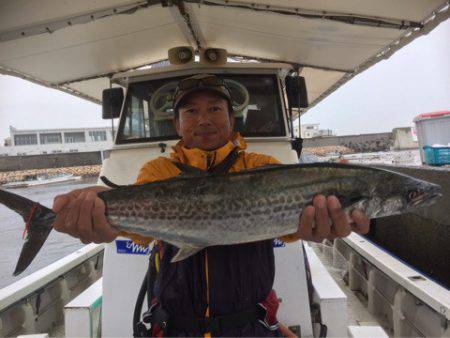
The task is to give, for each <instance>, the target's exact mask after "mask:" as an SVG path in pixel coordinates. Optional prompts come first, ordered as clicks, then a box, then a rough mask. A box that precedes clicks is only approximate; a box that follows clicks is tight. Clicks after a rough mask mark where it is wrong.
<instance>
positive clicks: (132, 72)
mask: <svg viewBox="0 0 450 338" xmlns="http://www.w3.org/2000/svg"><path fill="white" fill-rule="evenodd" d="M449 7H450V4H449V1H444V0H428V1H422V0H400V1H396V2H395V4H394V3H393V2H392V1H377V2H364V3H362V2H360V1H356V0H348V1H341V2H330V1H324V0H323V1H322V0H317V1H305V0H296V1H280V0H278V1H275V0H263V1H258V2H255V1H247V0H232V1H229V0H226V1H225V0H208V1H204V0H202V1H195V0H177V1H170V0H168V1H166V0H161V1H159V0H158V1H155V0H145V1H139V0H135V1H129V0H114V1H111V0H98V1H95V2H90V3H87V2H82V1H72V2H58V3H55V2H52V1H47V0H44V1H40V2H36V1H31V0H28V1H20V2H17V1H13V0H6V1H3V2H2V4H1V20H0V22H1V25H0V72H1V73H3V74H9V75H12V76H16V77H20V78H23V79H26V80H29V81H32V82H35V83H39V84H41V85H44V86H47V87H51V88H55V89H58V90H61V91H64V92H66V93H70V94H72V95H75V96H77V97H80V98H83V99H86V100H89V101H92V102H94V103H97V104H102V107H103V117H104V118H105V119H114V118H118V119H119V127H118V129H117V130H116V135H115V141H114V145H113V148H112V150H111V151H110V152H109V157H108V158H106V159H105V161H104V162H103V166H102V170H101V175H103V176H106V177H108V178H109V179H110V180H111V181H112V182H115V183H116V184H119V185H121V184H132V183H133V182H134V180H135V179H136V177H137V175H138V172H139V169H140V167H141V166H142V165H143V164H144V163H146V162H147V161H149V160H151V159H153V158H155V157H158V156H168V154H169V152H170V151H169V149H170V147H171V146H172V145H174V144H175V143H176V142H177V136H176V133H175V131H174V130H173V127H172V125H171V121H170V119H171V118H172V116H173V112H172V111H171V108H170V107H171V105H170V100H171V97H172V95H173V90H174V87H175V84H176V82H177V80H178V79H180V78H182V77H185V76H188V75H192V74H196V73H199V72H202V73H213V74H217V75H218V76H220V77H222V78H223V79H224V81H226V82H227V84H228V85H229V86H230V88H231V90H232V92H233V93H234V94H235V95H233V98H234V99H235V102H234V105H235V107H237V108H236V109H235V111H236V112H238V115H236V119H237V126H238V128H239V131H240V132H241V134H242V135H243V136H244V137H245V138H246V141H247V144H248V150H249V151H253V152H261V153H265V154H268V155H272V156H274V157H276V158H278V159H279V160H280V161H282V162H283V163H296V162H297V161H298V158H299V154H300V153H301V140H300V139H298V138H296V136H295V135H294V133H293V130H294V127H293V123H294V121H295V120H296V119H297V118H298V117H299V116H300V115H302V114H304V113H306V112H307V111H308V109H309V108H311V107H313V106H314V105H316V104H317V103H319V102H321V101H322V100H324V99H326V97H327V96H328V95H330V94H331V93H332V92H334V91H335V90H336V89H338V88H339V87H340V86H342V85H343V84H345V83H346V82H347V81H351V79H352V78H354V77H355V76H356V75H358V74H360V73H361V72H363V71H364V70H366V69H367V68H369V67H371V66H372V65H374V64H376V63H377V62H379V61H381V60H384V59H386V58H388V57H390V56H391V55H392V54H394V53H395V52H396V51H397V50H399V49H400V48H402V47H403V46H405V45H407V44H408V43H410V42H411V41H413V40H414V39H416V38H418V37H420V36H422V35H425V34H427V33H428V32H430V31H431V30H433V29H434V28H435V27H436V26H438V25H439V24H440V23H441V22H443V21H445V20H447V19H448V18H449V17H450V10H449ZM389 168H390V169H391V170H397V171H400V172H405V173H408V174H411V175H413V176H416V177H420V178H425V179H427V180H429V181H431V182H435V183H438V184H440V185H441V186H442V191H443V194H444V198H442V199H441V200H440V201H439V202H438V203H437V204H435V205H434V206H432V207H430V208H428V209H426V210H423V211H422V213H421V214H420V215H403V216H395V217H387V218H385V219H379V220H375V221H374V224H372V229H373V231H371V233H369V235H368V236H360V235H357V234H351V235H350V236H348V237H347V238H345V239H339V240H336V241H334V242H333V243H328V244H320V245H313V244H311V243H302V242H301V241H299V242H296V243H289V244H288V243H283V242H280V241H274V248H275V249H274V250H275V264H276V277H275V284H274V289H275V290H276V291H277V294H278V297H279V298H280V299H281V305H280V309H279V313H278V319H279V320H280V321H281V322H282V323H283V324H284V325H286V326H288V327H289V328H290V329H291V330H292V331H293V332H295V333H296V334H297V335H298V336H301V337H325V336H327V337H343V336H348V337H387V336H395V337H397V336H402V337H415V336H433V337H448V336H450V325H449V321H450V291H449V289H448V284H446V283H447V282H448V271H447V270H446V268H448V267H447V265H446V264H447V263H445V259H443V258H445V257H448V256H445V254H448V251H446V248H448V236H447V235H448V230H447V229H448V227H447V228H446V224H447V221H448V210H450V205H449V200H450V199H449V198H448V196H450V186H449V184H448V182H450V180H449V174H450V173H449V171H448V170H445V169H442V168H441V169H439V168H410V167H396V166H390V167H389ZM99 184H101V183H100V182H99ZM404 229H411V230H410V231H413V229H414V230H415V231H416V232H415V233H412V232H411V233H409V231H405V230H404ZM424 229H426V236H425V235H424V232H423V231H424ZM442 234H444V235H442ZM446 236H447V237H446ZM427 239H428V242H427ZM430 241H431V242H430ZM446 241H447V242H446ZM149 252H150V247H149V246H140V245H137V244H135V243H133V242H132V241H130V240H128V239H126V238H118V239H116V240H115V241H114V242H112V243H108V244H101V245H96V244H95V245H94V244H91V245H87V246H85V247H84V248H82V249H80V250H78V251H77V252H75V253H73V254H71V255H68V256H67V257H64V258H63V259H61V260H60V261H57V262H55V263H53V264H51V265H49V266H47V267H45V268H43V269H42V270H39V271H37V272H35V273H33V274H31V275H29V276H26V277H24V278H23V279H21V280H19V281H18V282H16V283H14V284H11V285H9V286H7V287H5V288H3V289H1V290H0V336H13V337H14V336H19V335H27V334H30V335H31V334H37V336H38V337H46V336H47V335H50V336H66V337H99V336H102V337H129V336H132V335H133V311H134V308H135V302H136V298H137V295H138V291H139V288H140V285H141V283H142V280H143V278H144V275H145V271H146V268H147V264H148V254H149ZM418 253H421V254H418ZM443 261H444V262H443ZM12 264H13V263H12ZM307 266H309V271H310V275H311V283H310V284H309V283H308V278H307V275H308V274H307ZM12 268H13V267H11V269H12ZM145 310H146V307H145V306H144V308H143V310H142V311H145ZM37 336H33V337H37Z"/></svg>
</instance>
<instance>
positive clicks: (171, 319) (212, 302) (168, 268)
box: [53, 74, 369, 336]
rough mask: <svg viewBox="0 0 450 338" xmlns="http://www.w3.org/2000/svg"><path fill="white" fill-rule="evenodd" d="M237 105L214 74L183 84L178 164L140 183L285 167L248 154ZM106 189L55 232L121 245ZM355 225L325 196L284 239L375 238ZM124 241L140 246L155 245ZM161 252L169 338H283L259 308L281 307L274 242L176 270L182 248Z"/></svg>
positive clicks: (89, 196)
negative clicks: (238, 129)
mask: <svg viewBox="0 0 450 338" xmlns="http://www.w3.org/2000/svg"><path fill="white" fill-rule="evenodd" d="M231 102H232V101H231V95H230V92H229V90H228V88H227V87H226V86H225V84H224V83H223V82H222V81H221V80H220V79H219V78H217V77H216V76H214V75H208V74H200V75H196V76H192V77H190V78H187V79H184V80H181V81H180V82H179V84H178V87H177V90H176V92H175V96H174V106H173V107H174V112H175V119H174V123H175V127H176V130H177V132H178V134H179V135H180V136H181V141H180V142H179V143H178V144H177V145H176V146H175V147H174V152H173V153H172V154H171V159H168V158H163V157H160V158H157V159H155V160H152V161H150V162H148V163H147V164H145V165H144V167H143V168H142V169H141V171H140V173H139V176H138V179H137V182H136V183H137V184H142V183H146V182H151V181H157V180H163V179H168V178H170V177H174V176H177V175H179V174H180V173H181V169H182V166H180V165H177V163H182V164H186V165H189V166H193V167H197V168H200V169H202V170H209V171H214V170H216V169H217V168H221V170H225V171H229V172H236V171H240V170H245V169H251V168H256V167H261V166H264V165H268V164H274V163H279V162H278V161H277V160H275V159H274V158H272V157H270V156H267V155H262V154H255V153H247V152H245V151H244V149H245V142H244V141H243V140H242V139H241V138H240V137H239V136H238V135H237V136H236V135H235V134H234V133H233V127H234V116H233V109H232V105H231ZM101 189H105V188H102V187H95V188H88V189H82V190H76V191H73V192H71V193H68V194H66V195H62V196H58V197H57V198H56V199H55V203H54V207H53V209H54V211H55V212H57V218H56V221H55V225H54V226H55V229H56V230H58V231H62V232H66V233H69V234H70V235H72V236H75V237H78V238H80V239H81V241H82V242H83V243H90V242H95V243H101V242H110V241H112V240H114V239H115V238H116V237H117V236H118V235H119V234H120V233H119V232H118V231H117V230H115V229H113V228H111V227H110V226H109V225H108V223H107V220H106V217H105V205H104V203H103V202H102V201H101V200H100V199H99V198H98V197H97V196H96V192H97V191H99V190H101ZM299 214H300V210H299ZM352 218H353V223H350V222H349V220H347V217H346V215H345V214H344V212H343V211H342V209H341V206H340V204H339V201H338V199H337V198H336V197H334V196H328V197H325V196H321V195H319V196H316V197H315V198H314V201H313V205H312V206H308V207H306V208H305V210H303V212H302V213H301V216H300V222H299V227H298V231H297V232H296V233H294V234H292V235H288V236H284V237H282V238H281V239H282V240H285V241H288V242H289V241H294V240H298V239H304V240H312V241H317V242H320V241H322V240H323V239H325V238H329V239H334V238H337V237H344V236H347V235H348V234H349V233H350V232H351V231H352V230H353V231H356V232H359V233H366V232H367V231H368V229H369V220H368V219H367V217H366V216H365V215H364V214H363V213H361V212H358V211H355V212H354V213H353V215H352ZM330 219H331V223H330ZM331 224H332V225H331ZM122 235H127V236H129V237H131V238H133V240H135V241H137V242H148V241H150V240H151V239H146V238H142V237H137V236H134V235H133V234H124V233H122ZM160 246H161V248H162V252H161V254H162V259H161V264H160V269H159V273H158V276H157V279H156V282H155V285H154V290H153V291H154V295H155V302H156V303H157V306H156V315H155V316H154V317H157V318H161V317H164V319H159V320H157V319H155V323H156V324H159V325H155V327H163V328H165V329H166V330H165V331H164V334H166V335H168V336H201V335H205V334H206V335H208V334H212V335H217V336H279V335H280V333H279V331H278V330H277V329H274V328H273V327H272V328H271V327H270V326H269V325H267V326H264V325H263V324H262V323H261V321H258V320H257V319H261V318H259V317H257V315H256V312H257V310H258V309H257V304H258V303H264V302H266V303H265V304H268V303H270V301H273V292H272V285H273V279H274V274H275V267H274V254H273V248H272V243H271V241H270V240H268V241H260V242H255V243H247V244H240V245H233V246H215V247H209V248H206V249H204V250H202V251H200V252H199V253H197V254H195V255H193V256H191V257H189V258H187V259H185V260H183V261H181V262H177V263H170V260H171V258H172V257H173V256H174V254H175V253H176V251H177V249H176V248H175V247H173V246H171V245H170V244H167V243H160ZM204 317H210V318H212V320H211V323H213V324H211V325H210V326H205V325H203V322H202V320H201V319H202V318H204ZM219 318H220V319H219ZM219 322H220V324H217V323H219ZM166 324H167V325H166ZM159 333H161V332H159ZM153 334H158V332H153Z"/></svg>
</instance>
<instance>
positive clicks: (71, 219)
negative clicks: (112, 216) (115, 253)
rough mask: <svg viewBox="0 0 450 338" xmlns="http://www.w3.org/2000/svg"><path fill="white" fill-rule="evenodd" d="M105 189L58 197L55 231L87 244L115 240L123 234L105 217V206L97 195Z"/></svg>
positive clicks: (55, 206)
mask: <svg viewBox="0 0 450 338" xmlns="http://www.w3.org/2000/svg"><path fill="white" fill-rule="evenodd" d="M103 190H108V188H105V187H89V188H84V189H76V190H73V191H71V192H69V193H67V194H64V195H59V196H56V197H55V200H54V202H53V211H54V212H55V213H56V219H55V222H54V223H53V227H54V228H55V230H57V231H60V232H65V233H67V234H69V235H71V236H73V237H76V238H79V239H80V240H81V242H83V243H84V244H89V243H92V242H94V243H104V242H111V241H113V240H114V239H115V238H116V237H117V236H118V234H119V231H117V230H115V229H113V228H111V226H110V225H109V224H108V222H107V220H106V216H105V203H104V202H103V201H102V200H101V199H100V198H99V197H98V196H97V193H98V192H100V191H103Z"/></svg>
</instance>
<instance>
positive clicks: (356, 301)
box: [310, 243, 392, 337]
mask: <svg viewBox="0 0 450 338" xmlns="http://www.w3.org/2000/svg"><path fill="white" fill-rule="evenodd" d="M310 246H311V247H312V248H313V250H314V252H315V253H316V254H317V256H318V257H319V259H320V261H321V262H322V264H323V265H324V266H325V268H326V269H327V271H328V272H329V273H330V275H331V276H332V277H333V279H334V281H335V282H336V283H337V284H338V285H339V287H340V288H341V290H342V291H343V292H344V293H345V295H346V296H347V315H348V325H349V326H350V325H358V326H381V327H383V326H382V325H381V324H380V322H379V321H378V320H377V318H376V317H375V316H373V315H372V314H371V313H370V312H369V311H368V310H367V300H366V299H365V297H364V296H363V295H362V294H358V293H357V292H354V291H352V290H350V288H349V286H348V285H347V284H346V282H345V280H344V278H343V275H344V273H345V264H346V262H345V259H344V258H342V260H340V261H339V260H338V261H336V260H335V262H334V264H333V261H332V260H333V254H332V247H330V246H327V245H324V244H312V243H310ZM383 330H384V331H385V332H386V334H387V335H389V336H390V337H391V336H392V333H391V332H389V331H388V330H387V328H385V327H383Z"/></svg>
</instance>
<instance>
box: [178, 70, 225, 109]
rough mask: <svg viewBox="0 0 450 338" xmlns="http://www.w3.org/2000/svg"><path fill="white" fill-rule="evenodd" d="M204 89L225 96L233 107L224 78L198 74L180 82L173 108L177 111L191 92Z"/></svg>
mask: <svg viewBox="0 0 450 338" xmlns="http://www.w3.org/2000/svg"><path fill="white" fill-rule="evenodd" d="M202 90H208V91H212V92H214V93H216V94H217V95H219V96H221V97H223V98H224V99H225V100H227V101H228V103H229V107H230V109H232V105H231V94H230V90H229V89H228V87H227V85H226V84H225V83H224V82H223V80H222V79H220V78H219V77H217V76H215V75H213V74H197V75H194V76H191V77H188V78H185V79H182V80H180V82H178V85H177V88H176V89H175V94H174V98H173V110H174V111H175V112H177V111H178V108H179V107H180V104H181V103H182V102H183V100H185V99H186V98H187V97H188V96H189V95H190V94H192V93H194V92H199V91H202Z"/></svg>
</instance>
